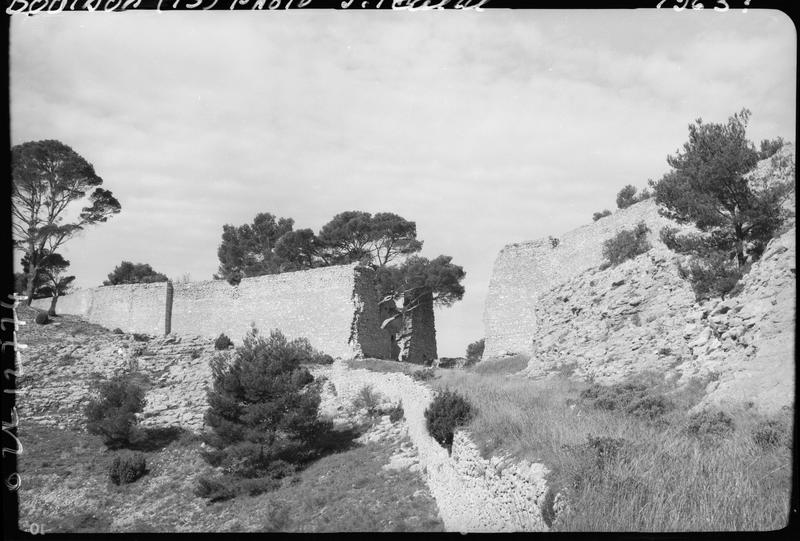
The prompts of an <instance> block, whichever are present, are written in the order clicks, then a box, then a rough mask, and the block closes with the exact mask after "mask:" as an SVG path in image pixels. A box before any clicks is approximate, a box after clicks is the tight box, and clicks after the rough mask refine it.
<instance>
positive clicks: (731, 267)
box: [678, 252, 750, 301]
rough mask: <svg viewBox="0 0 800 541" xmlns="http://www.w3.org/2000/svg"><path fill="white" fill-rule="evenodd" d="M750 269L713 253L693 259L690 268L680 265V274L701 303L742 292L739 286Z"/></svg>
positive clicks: (719, 253) (718, 253) (722, 255)
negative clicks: (705, 300)
mask: <svg viewBox="0 0 800 541" xmlns="http://www.w3.org/2000/svg"><path fill="white" fill-rule="evenodd" d="M749 268H750V267H749V265H745V266H743V267H740V266H739V265H738V264H737V263H736V261H735V260H732V259H730V258H728V257H726V256H725V255H724V254H723V253H721V252H713V253H711V254H709V255H706V256H705V257H693V258H692V259H691V260H690V261H689V266H688V267H684V266H683V265H679V267H678V272H679V274H680V276H681V277H682V278H684V279H686V280H688V281H689V283H690V284H691V286H692V291H694V296H695V299H696V300H698V301H701V300H704V299H710V298H713V297H723V296H725V295H727V294H736V293H738V292H739V291H741V287H737V285H738V284H739V280H741V278H742V276H744V275H745V274H746V273H747V271H748V270H749Z"/></svg>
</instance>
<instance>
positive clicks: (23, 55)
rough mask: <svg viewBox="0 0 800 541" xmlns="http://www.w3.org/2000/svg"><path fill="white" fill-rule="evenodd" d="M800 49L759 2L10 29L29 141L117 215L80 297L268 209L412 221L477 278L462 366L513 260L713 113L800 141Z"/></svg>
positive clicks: (83, 268)
mask: <svg viewBox="0 0 800 541" xmlns="http://www.w3.org/2000/svg"><path fill="white" fill-rule="evenodd" d="M796 54H797V51H796V35H795V29H794V26H793V25H792V23H791V21H790V20H789V19H788V18H787V17H786V16H784V15H783V14H781V13H780V12H777V11H759V10H754V9H750V10H748V11H747V13H741V12H739V11H734V10H731V11H729V12H725V13H718V12H713V11H711V10H704V11H702V12H691V11H689V10H686V11H683V12H680V13H676V12H673V11H672V10H658V11H655V10H647V11H635V12H634V11H577V12H574V11H573V12H562V11H533V10H531V11H520V10H517V11H499V10H494V11H486V12H484V13H473V12H456V11H447V12H437V13H434V12H414V13H408V12H400V13H392V12H386V11H381V12H365V11H339V12H334V11H291V12H279V11H274V12H266V11H265V12H254V13H251V12H230V13H225V12H213V13H212V12H198V13H191V12H170V13H155V12H151V13H144V12H138V13H132V12H128V13H111V14H100V13H81V14H78V13H63V14H60V15H56V16H36V17H23V16H14V17H12V21H11V57H10V61H11V73H10V84H11V89H10V90H11V137H12V143H13V144H18V143H22V142H25V141H30V140H40V139H58V140H60V141H62V142H64V143H66V144H68V145H70V146H71V147H72V148H73V149H75V150H76V151H77V152H78V153H79V154H81V155H82V156H84V157H85V158H86V159H87V160H89V161H90V162H91V163H93V164H94V166H95V169H96V171H97V172H98V174H99V175H100V176H101V177H103V179H104V180H105V184H104V187H106V188H107V189H110V190H111V191H113V193H114V194H115V195H116V196H117V198H118V199H119V200H120V202H121V204H122V212H121V213H120V214H119V215H118V216H116V217H114V218H112V219H111V220H110V221H109V222H108V223H107V224H102V225H99V226H96V227H93V228H91V229H88V230H86V231H85V232H84V233H83V234H82V236H81V237H80V238H77V239H74V240H72V241H71V242H69V243H68V244H67V245H66V247H65V248H64V249H63V253H64V255H65V256H66V257H67V259H69V260H71V261H72V267H71V269H70V272H71V273H72V274H75V275H76V276H77V285H78V286H80V287H93V286H97V285H99V284H100V283H101V282H102V280H103V279H105V278H106V275H107V274H108V273H109V272H111V270H112V269H113V268H114V267H115V266H116V265H118V264H119V263H120V262H121V261H122V260H130V261H134V262H146V263H150V264H151V265H152V266H153V267H154V268H155V269H156V270H158V271H160V272H163V273H165V274H167V275H168V276H170V277H173V278H178V277H180V276H182V275H184V274H186V273H189V274H190V275H191V278H192V279H193V280H207V279H210V278H211V275H212V273H214V272H215V271H216V270H217V266H218V260H217V256H216V250H217V246H218V244H219V242H220V237H221V233H222V225H223V224H225V223H231V224H235V225H240V224H243V223H245V222H251V221H252V219H253V217H254V216H255V214H256V213H258V212H271V213H273V214H275V215H277V216H279V217H292V218H294V219H295V227H296V228H305V227H310V228H312V229H314V230H315V231H318V230H319V228H320V227H321V226H322V225H323V224H324V223H326V222H327V221H329V220H330V219H331V218H332V217H333V216H334V215H335V214H337V213H339V212H342V211H345V210H364V211H368V212H372V213H375V212H385V211H388V212H395V213H397V214H400V215H401V216H403V217H405V218H407V219H409V220H414V221H416V223H417V231H418V236H419V238H421V239H423V240H424V242H425V245H424V248H423V251H422V255H424V256H427V257H431V258H433V257H436V256H437V255H439V254H448V255H451V256H453V261H454V263H457V264H459V265H462V266H463V267H464V269H465V270H466V272H467V277H466V279H465V282H464V285H465V287H466V291H467V293H466V295H465V297H464V300H463V301H461V302H459V303H457V304H456V305H455V306H454V307H452V308H449V309H441V310H437V313H436V318H437V322H436V326H437V334H438V339H439V340H438V341H439V354H440V355H441V356H456V355H463V354H464V350H465V348H466V345H467V344H468V343H469V342H472V341H474V340H477V339H479V338H481V337H482V336H483V322H482V317H483V305H484V301H485V298H486V292H487V287H488V282H489V277H490V274H491V269H492V265H493V263H494V260H495V258H496V257H497V254H498V252H499V251H500V249H501V248H502V247H503V246H504V245H506V244H509V243H512V242H519V241H523V240H531V239H535V238H540V237H546V236H548V235H554V236H558V235H559V234H561V233H563V232H565V231H569V230H571V229H574V228H575V227H578V226H581V225H583V224H586V223H590V222H591V216H592V213H593V212H595V211H598V210H602V209H603V208H608V209H612V210H613V209H614V208H615V203H614V200H615V196H616V193H617V192H618V191H619V189H620V188H621V187H622V186H624V185H625V184H634V185H636V186H639V187H643V186H645V184H646V181H647V179H648V178H658V177H660V176H661V175H662V174H663V173H664V172H665V171H666V170H667V164H666V161H665V157H666V155H667V154H670V153H674V152H675V150H676V149H677V148H678V147H679V146H680V145H681V144H682V143H683V142H684V141H686V139H687V133H688V130H687V126H688V124H689V123H690V122H692V121H693V120H694V119H696V118H698V117H702V118H703V120H705V121H711V122H722V121H725V120H726V119H727V117H728V116H730V115H731V114H732V113H734V112H737V111H739V110H740V109H741V108H742V107H747V108H749V109H750V110H751V111H752V113H753V116H752V120H751V123H750V129H749V135H750V138H751V139H753V140H755V141H760V140H761V139H763V138H768V137H769V138H772V137H776V136H782V137H783V138H784V139H787V140H793V139H794V132H795V124H794V120H795V82H796V61H797V57H796Z"/></svg>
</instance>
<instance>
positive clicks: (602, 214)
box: [592, 209, 611, 222]
mask: <svg viewBox="0 0 800 541" xmlns="http://www.w3.org/2000/svg"><path fill="white" fill-rule="evenodd" d="M606 216H611V211H610V210H608V209H604V210H603V211H602V212H595V213H594V214H592V221H593V222H596V221H597V220H599V219H601V218H605V217H606Z"/></svg>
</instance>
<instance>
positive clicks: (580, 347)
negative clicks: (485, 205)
mask: <svg viewBox="0 0 800 541" xmlns="http://www.w3.org/2000/svg"><path fill="white" fill-rule="evenodd" d="M750 176H751V182H752V183H753V185H754V189H757V190H758V189H764V188H765V187H766V186H769V185H771V183H774V182H783V181H785V180H787V179H791V178H793V176H794V154H793V146H791V145H789V146H787V147H786V148H784V149H782V150H781V151H779V153H778V154H776V156H773V157H772V158H769V159H767V160H763V161H762V162H760V163H759V166H758V167H757V168H756V170H755V171H753V172H752V173H751V175H750ZM784 208H785V209H787V210H788V211H789V214H790V216H791V218H790V219H789V221H788V222H787V223H786V224H785V226H784V230H783V231H782V232H781V233H780V234H779V235H778V236H777V237H776V238H774V239H772V241H771V242H770V243H769V244H768V246H767V248H766V250H765V252H764V253H763V255H762V257H761V258H760V260H758V261H757V262H755V263H754V264H753V265H752V267H751V269H750V271H749V272H748V273H747V274H746V275H745V276H744V277H743V279H742V281H741V285H740V288H739V289H740V292H739V293H738V294H737V295H735V296H733V297H730V298H726V299H724V300H723V299H712V300H710V301H706V302H700V303H698V302H696V301H695V296H694V294H693V291H692V288H691V285H690V284H689V283H688V282H687V281H686V280H684V279H683V278H682V277H681V274H680V272H679V270H678V268H679V264H680V263H681V262H682V261H683V260H684V257H683V256H680V255H677V254H675V253H673V252H671V251H670V250H668V249H667V248H666V246H664V244H663V243H661V241H660V240H659V238H658V236H659V232H660V230H661V228H662V227H664V226H670V227H675V224H674V223H672V222H670V221H669V220H666V219H665V218H663V217H660V216H658V209H657V208H656V206H655V204H654V202H652V201H644V202H641V203H638V204H636V205H633V206H631V207H629V208H628V209H625V210H621V211H618V212H617V213H615V214H614V215H612V216H610V217H608V218H603V219H601V220H599V221H598V222H596V223H595V224H592V225H588V226H584V227H582V228H579V229H577V230H575V231H572V232H569V233H567V234H565V235H564V236H563V237H562V238H561V239H560V242H559V243H558V245H557V246H555V247H553V245H552V244H551V243H550V242H549V240H548V239H542V240H539V241H534V242H531V243H524V244H521V245H512V246H509V247H506V248H505V249H504V250H503V252H501V254H500V256H499V257H498V259H497V263H496V264H495V273H494V274H493V276H492V282H491V284H490V292H489V296H488V298H487V305H486V318H485V319H486V353H485V354H484V355H485V357H488V356H492V355H499V354H503V353H511V352H526V353H530V354H531V357H532V358H531V362H530V364H529V368H528V375H530V376H532V377H543V376H548V375H552V374H555V373H560V374H569V375H572V376H573V377H578V378H585V379H593V380H596V381H598V382H600V383H612V382H616V381H620V380H622V379H624V378H625V377H626V376H628V375H630V374H632V373H637V372H642V371H646V370H655V371H657V372H658V373H661V374H665V375H666V376H667V377H668V378H669V379H671V380H672V381H674V382H676V383H678V384H679V385H681V384H684V383H688V382H689V381H690V380H692V379H693V378H697V379H700V380H703V381H705V382H707V387H706V393H707V395H706V397H705V399H704V401H703V402H702V403H701V404H700V405H699V406H698V407H704V406H706V405H709V404H716V405H726V404H727V405H728V406H735V405H736V404H744V405H745V406H750V407H755V408H756V409H759V410H762V411H763V412H765V413H769V412H774V411H776V410H778V409H780V408H782V407H785V406H790V405H791V404H792V403H793V400H794V329H795V301H794V299H795V294H796V276H795V274H796V252H795V234H796V233H795V225H794V218H793V216H794V213H793V208H794V198H793V197H792V198H791V200H788V201H787V202H786V204H785V205H784ZM639 221H644V222H645V223H646V224H647V225H648V226H649V228H650V233H649V234H648V240H649V242H650V244H651V249H650V250H649V251H648V252H647V253H645V254H643V255H640V256H638V257H636V258H634V259H632V260H628V261H625V262H623V263H622V264H620V265H618V266H616V267H611V268H608V269H605V270H601V267H600V263H601V262H602V253H601V250H602V244H603V241H604V240H606V239H607V238H610V237H611V236H612V235H613V234H614V233H615V232H616V231H618V230H620V229H630V228H632V227H634V226H635V224H636V223H637V222H639ZM686 229H687V228H684V231H686Z"/></svg>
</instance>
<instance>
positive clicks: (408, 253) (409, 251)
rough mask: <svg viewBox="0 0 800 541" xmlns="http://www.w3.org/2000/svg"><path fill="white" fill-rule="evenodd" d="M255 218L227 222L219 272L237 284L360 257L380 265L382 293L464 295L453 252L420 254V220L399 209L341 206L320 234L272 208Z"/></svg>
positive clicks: (441, 299) (412, 298) (442, 299)
mask: <svg viewBox="0 0 800 541" xmlns="http://www.w3.org/2000/svg"><path fill="white" fill-rule="evenodd" d="M256 222H259V223H260V224H261V226H260V227H255V223H254V225H253V226H251V225H248V224H245V225H242V226H239V227H234V226H232V225H225V226H224V227H223V233H222V243H221V244H220V247H219V250H218V256H219V259H220V270H219V274H217V275H216V276H215V277H216V278H224V279H226V280H228V282H230V283H232V284H236V283H238V282H239V281H240V280H241V279H242V278H244V277H246V276H259V275H262V274H276V273H280V272H286V271H293V270H302V269H310V268H316V267H325V266H329V265H343V264H348V263H355V262H361V263H362V264H363V265H368V266H371V267H372V268H374V269H377V271H378V276H377V282H378V283H377V288H378V292H379V294H380V295H381V296H382V297H386V296H390V297H392V298H395V299H404V301H405V304H404V307H405V308H408V309H411V308H413V306H416V303H418V302H419V301H420V299H426V298H432V299H433V302H434V303H436V304H437V305H440V306H450V305H452V304H453V303H454V302H456V301H458V300H460V299H461V298H462V297H463V296H464V287H463V286H462V285H461V283H460V282H461V280H463V278H464V276H465V273H464V269H463V268H462V267H460V266H458V265H454V264H453V263H452V258H451V257H450V256H445V255H440V256H439V257H437V258H435V259H433V260H428V259H427V258H424V257H420V256H418V255H416V254H417V253H418V252H419V251H420V250H421V249H422V241H421V240H419V239H417V225H416V223H415V222H412V221H409V220H406V219H405V218H403V217H402V216H399V215H397V214H394V213H391V212H379V213H376V214H374V215H373V214H371V213H369V212H363V211H357V210H350V211H345V212H341V213H339V214H337V215H336V216H334V217H333V218H332V219H331V220H330V221H329V222H328V223H326V224H325V225H323V226H322V228H321V229H320V231H319V234H317V235H315V234H314V232H313V231H312V230H311V229H298V230H292V227H293V225H294V220H292V219H291V218H280V219H279V220H277V221H276V218H275V217H274V216H273V215H272V214H269V213H261V214H259V215H258V216H256ZM428 293H430V294H431V296H430V297H428V296H426V295H427V294H428Z"/></svg>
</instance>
